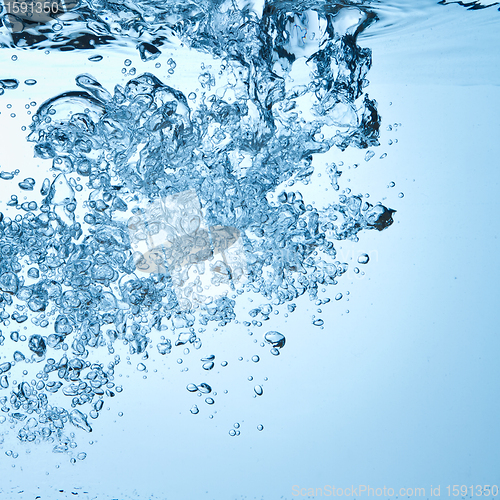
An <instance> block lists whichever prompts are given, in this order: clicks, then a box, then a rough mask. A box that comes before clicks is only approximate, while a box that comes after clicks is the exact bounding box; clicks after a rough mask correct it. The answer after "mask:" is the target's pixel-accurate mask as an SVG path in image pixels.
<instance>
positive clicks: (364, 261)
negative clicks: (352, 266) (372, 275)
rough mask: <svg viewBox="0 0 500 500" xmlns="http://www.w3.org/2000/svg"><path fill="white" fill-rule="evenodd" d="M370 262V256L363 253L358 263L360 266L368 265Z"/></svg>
mask: <svg viewBox="0 0 500 500" xmlns="http://www.w3.org/2000/svg"><path fill="white" fill-rule="evenodd" d="M369 260H370V257H369V256H368V254H366V253H362V254H361V255H360V256H359V257H358V262H359V263H360V264H368V261H369Z"/></svg>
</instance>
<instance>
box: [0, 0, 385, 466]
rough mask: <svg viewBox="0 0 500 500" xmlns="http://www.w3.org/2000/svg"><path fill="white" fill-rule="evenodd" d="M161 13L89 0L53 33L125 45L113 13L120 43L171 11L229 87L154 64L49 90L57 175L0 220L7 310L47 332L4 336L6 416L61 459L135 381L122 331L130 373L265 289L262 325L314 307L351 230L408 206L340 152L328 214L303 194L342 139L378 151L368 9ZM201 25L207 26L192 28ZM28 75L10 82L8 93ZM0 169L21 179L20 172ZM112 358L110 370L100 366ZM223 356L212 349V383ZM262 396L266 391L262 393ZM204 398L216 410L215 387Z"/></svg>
mask: <svg viewBox="0 0 500 500" xmlns="http://www.w3.org/2000/svg"><path fill="white" fill-rule="evenodd" d="M139 3H140V2H139ZM116 5H118V4H116ZM148 5H149V6H148V9H147V12H148V14H147V19H148V21H146V20H144V19H142V18H141V15H140V11H141V10H140V9H139V10H138V11H135V10H134V12H133V17H134V23H133V25H132V24H127V21H126V20H127V19H128V17H127V16H124V15H122V14H123V12H124V10H125V9H127V8H128V7H126V6H125V5H121V4H120V7H119V9H118V7H117V6H115V4H114V3H106V2H105V6H103V11H102V12H97V11H92V10H90V8H89V6H88V5H87V4H86V3H85V2H82V4H81V5H80V6H79V7H77V8H76V9H75V11H74V12H75V15H76V14H80V15H82V16H86V17H84V18H85V19H87V20H88V21H87V23H86V28H84V31H83V32H78V33H76V32H74V33H70V34H69V36H67V37H66V38H65V37H63V36H60V35H58V37H51V35H50V34H48V35H47V36H48V38H49V39H51V40H52V41H53V42H54V43H55V44H56V46H57V43H59V42H57V41H58V40H63V39H64V40H65V41H64V43H65V44H66V45H65V46H66V47H68V46H73V45H75V44H76V45H77V46H78V47H79V49H82V48H85V47H87V45H88V44H89V43H90V40H94V41H96V40H97V41H98V42H100V43H103V40H108V38H113V36H111V35H104V33H105V31H104V28H105V26H103V23H104V21H103V19H109V22H117V23H119V24H120V26H121V28H122V36H123V37H127V36H128V35H131V36H135V35H136V34H137V33H136V30H140V31H141V32H142V28H141V23H142V24H143V28H144V32H145V33H147V32H149V31H148V30H153V29H157V28H158V23H160V20H161V23H162V27H161V30H160V31H161V33H163V34H164V35H165V37H167V38H173V37H176V38H177V39H180V40H182V41H183V43H185V44H187V45H188V46H189V47H190V48H191V49H192V50H197V51H201V52H205V53H209V54H210V55H211V56H212V57H213V58H215V59H216V60H218V61H220V62H221V74H222V76H223V77H224V78H225V81H227V82H228V83H227V85H226V86H225V88H224V89H222V90H223V91H221V92H218V91H217V88H216V87H217V85H218V83H217V80H216V79H215V76H214V75H213V74H212V70H210V68H207V67H205V68H202V71H201V73H200V75H199V78H198V82H199V85H200V86H201V91H200V92H199V94H194V93H190V94H189V95H188V96H187V97H186V96H185V95H184V93H183V92H182V90H180V89H179V88H177V87H176V85H175V81H176V80H175V74H177V72H178V71H179V69H178V67H177V66H176V63H175V61H174V60H173V59H171V60H169V61H168V62H167V65H168V66H169V68H170V69H169V70H168V71H169V74H171V75H172V76H171V78H170V80H169V82H170V83H171V84H172V86H170V85H167V84H166V83H165V82H164V81H162V80H161V79H160V78H158V77H157V76H156V75H154V74H152V73H149V72H146V73H143V74H140V75H139V76H137V77H134V78H131V79H130V80H128V81H127V83H126V84H125V85H124V86H121V85H116V86H115V88H114V89H113V91H111V90H108V89H105V88H104V87H103V86H102V85H101V84H100V83H99V81H98V80H97V79H96V78H95V77H93V76H92V75H88V74H84V75H77V76H76V78H75V89H76V88H78V90H68V91H66V92H64V93H62V94H59V95H56V96H53V97H51V98H50V99H48V100H46V101H45V102H44V103H43V104H42V105H40V106H39V107H38V109H37V112H36V114H35V115H34V116H33V121H32V124H31V126H30V135H29V137H28V140H29V141H30V142H31V143H33V145H34V153H35V156H36V157H37V158H39V159H40V160H41V162H42V163H43V161H45V163H46V164H47V170H48V169H49V168H50V167H52V169H53V170H54V171H55V172H56V176H55V178H54V179H53V180H52V181H50V180H49V179H48V178H47V179H45V180H44V181H43V182H42V183H41V185H39V186H36V189H37V190H38V189H39V190H40V193H41V195H42V196H43V200H42V202H41V203H40V204H37V203H36V202H30V201H28V202H26V204H25V203H24V202H23V203H22V204H21V206H20V207H19V208H21V209H22V210H23V212H20V213H19V214H18V215H16V216H15V217H14V218H11V217H10V215H11V214H12V211H13V210H17V209H18V205H19V201H18V198H17V196H15V195H12V196H11V201H10V202H9V203H8V205H9V206H10V207H9V208H10V210H11V212H6V213H5V214H0V248H1V260H0V272H1V274H0V318H1V319H2V321H3V324H4V326H5V327H7V326H9V324H11V320H12V321H14V322H16V323H19V324H21V323H23V322H24V321H27V320H28V319H29V320H30V321H31V323H32V324H34V325H35V329H34V330H33V332H32V333H31V332H30V335H29V336H28V337H27V338H26V337H25V338H24V340H20V339H16V340H14V338H13V337H12V336H11V337H10V338H9V339H7V338H6V337H4V336H3V335H2V334H0V345H4V343H6V342H17V344H16V352H15V353H14V356H13V359H12V360H9V361H5V362H2V364H0V391H5V393H6V394H7V392H8V391H10V392H9V395H8V397H7V396H5V397H3V396H2V398H1V399H0V405H1V410H2V411H3V413H4V415H6V416H8V417H9V419H10V422H11V423H13V424H15V425H16V426H17V428H19V430H18V438H19V440H21V441H23V442H33V441H37V442H38V441H49V442H51V443H53V444H54V451H55V452H63V453H71V446H70V444H69V443H70V441H69V440H68V438H67V437H66V435H65V433H67V432H68V431H69V430H70V429H74V428H77V429H80V430H82V431H86V432H91V431H92V425H94V422H93V421H94V420H96V419H97V418H98V417H99V415H100V414H101V412H102V411H103V408H104V401H105V400H106V399H108V398H112V397H115V395H116V392H121V388H120V391H118V388H116V387H115V382H114V380H115V370H116V367H117V366H118V365H119V363H120V362H121V358H120V356H119V355H118V354H115V346H116V342H117V341H118V342H120V343H122V344H125V345H126V346H127V348H128V351H129V354H130V355H140V361H139V358H138V359H137V361H136V362H135V363H134V366H135V367H136V371H138V372H141V373H147V372H148V369H147V368H148V363H147V359H148V357H149V354H148V349H150V347H151V345H153V346H156V349H155V350H157V351H158V354H160V355H162V356H165V357H167V358H168V357H169V355H170V354H171V353H172V351H174V350H175V351H176V352H179V353H180V351H178V350H179V349H182V351H183V352H184V354H188V353H189V352H190V351H189V349H200V348H201V346H202V341H203V331H204V330H203V328H201V329H198V330H197V329H196V328H198V327H203V326H206V325H208V324H209V323H211V324H216V325H217V327H224V326H225V325H227V324H229V323H231V322H232V321H234V320H235V319H236V313H235V305H236V301H237V300H238V297H239V296H241V295H242V294H247V295H250V294H252V295H257V296H259V297H261V298H263V300H265V301H266V304H263V305H261V306H259V307H258V308H256V309H253V310H252V312H251V313H250V317H251V320H252V321H253V323H252V324H253V325H255V326H261V325H262V324H263V322H265V321H267V320H269V317H270V315H271V313H272V312H273V310H274V311H275V312H277V311H278V308H279V307H280V306H281V305H283V304H287V306H288V308H287V310H288V312H290V313H292V312H293V311H294V310H295V307H296V306H295V304H294V303H292V301H293V300H295V299H297V298H298V297H300V296H302V295H304V294H307V295H309V297H310V298H311V299H312V300H315V301H316V300H317V299H318V297H317V295H318V290H319V289H320V288H321V287H327V286H330V285H334V284H336V283H337V280H338V279H339V278H340V277H341V276H342V275H343V274H344V273H345V272H346V271H347V264H344V263H341V262H339V261H338V260H336V256H337V252H336V249H335V243H336V242H337V241H342V240H347V239H349V240H353V241H357V239H358V236H357V235H358V233H360V232H361V231H364V230H371V229H375V230H378V231H382V230H384V229H386V228H387V227H389V226H390V225H391V224H392V222H393V218H392V217H393V214H394V213H395V212H394V210H392V209H389V208H387V207H385V206H383V205H381V204H376V205H372V204H370V203H368V202H367V201H366V200H365V199H364V198H363V196H362V195H352V194H350V191H347V190H345V191H340V188H339V179H340V178H341V174H342V172H341V171H340V170H338V167H337V166H336V165H335V164H333V165H330V166H329V167H328V173H329V177H330V184H331V186H330V187H331V190H332V192H331V203H330V204H329V205H328V206H326V207H324V208H313V206H312V205H311V204H309V203H308V200H307V199H306V198H305V197H304V196H303V194H302V193H301V192H300V191H299V190H296V189H291V186H292V185H295V184H297V183H300V182H302V183H304V184H307V183H309V182H310V179H311V177H312V175H313V173H314V171H315V168H316V167H317V166H318V165H319V164H324V161H323V162H322V155H324V154H325V153H327V152H329V151H330V150H332V149H335V148H337V149H338V150H340V151H344V150H345V149H346V148H348V147H349V146H351V147H354V148H359V149H368V148H374V147H376V146H378V145H379V140H378V139H379V129H380V121H381V118H380V116H379V114H378V111H377V103H376V101H375V100H373V99H370V97H369V96H368V94H366V93H365V92H364V88H365V87H366V85H367V83H366V80H365V77H366V75H367V73H368V70H369V68H370V67H371V52H370V50H369V49H367V48H361V47H359V46H358V45H357V43H356V37H357V35H358V34H359V33H360V32H361V31H362V30H363V29H364V28H366V27H367V26H368V25H369V24H370V23H371V22H373V20H374V16H373V15H372V14H370V12H369V11H368V10H367V9H366V7H362V6H360V5H359V3H358V2H352V5H351V4H350V3H349V2H342V5H340V4H339V5H337V4H326V3H322V2H305V3H302V4H301V5H300V6H299V5H295V4H294V3H291V2H289V3H287V2H281V3H273V2H268V3H266V4H265V7H264V10H263V11H262V12H260V13H257V12H253V11H252V10H248V9H245V10H238V9H237V8H234V7H233V8H231V9H228V8H226V7H224V6H222V5H219V4H218V3H208V2H207V3H206V5H205V4H201V3H200V4H199V5H196V6H194V5H193V9H191V10H186V11H185V10H183V9H179V8H178V7H177V2H165V4H164V5H163V6H156V5H155V6H153V5H150V4H149V3H148ZM347 5H349V8H347ZM104 13H106V15H107V17H106V16H105V15H103V14H104ZM119 13H120V16H119V15H118V14H119ZM165 13H169V16H165ZM195 18H196V19H202V21H201V22H196V23H194V22H190V20H192V19H195ZM75 19H77V18H75ZM165 19H169V21H168V22H166V21H165ZM75 23H77V21H75V22H74V23H73V24H72V23H71V22H69V23H65V24H68V26H62V28H61V30H62V32H63V33H64V32H65V31H67V30H71V26H74V25H75ZM169 23H171V24H169ZM297 27H301V30H299V31H300V36H297V33H298V32H299V31H297ZM306 27H307V29H306ZM33 29H34V30H36V28H33ZM158 29H159V28H158ZM294 30H295V31H294ZM115 31H116V30H115ZM82 33H85V38H82V37H83V36H84V35H82ZM106 33H110V31H109V30H108V31H106ZM294 33H295V35H294ZM157 34H158V33H157ZM160 38H161V37H159V35H158V39H160ZM25 39H26V43H27V44H28V45H29V44H31V45H33V46H34V45H35V44H36V43H38V42H36V40H34V39H29V38H25ZM43 43H45V42H43V41H40V42H39V46H40V45H43ZM86 44H87V45H86ZM87 48H90V47H87ZM138 50H139V53H140V58H141V60H142V61H144V62H148V61H151V60H154V59H156V58H158V57H160V55H161V50H160V48H159V46H158V47H157V46H155V45H153V44H152V43H149V42H142V43H141V44H139V45H138ZM98 57H100V56H92V57H91V58H90V60H91V61H93V62H98ZM124 64H125V66H126V67H128V66H130V64H131V61H130V60H126V61H125V63H124ZM296 64H307V66H308V68H309V76H308V78H309V80H308V81H307V82H306V84H296V85H294V82H293V79H292V78H291V74H292V73H293V71H294V65H296ZM157 67H159V66H157ZM174 69H176V72H175V73H174ZM129 74H130V73H129ZM29 81H30V83H27V85H30V84H32V83H31V82H34V80H29ZM26 82H28V80H26ZM17 85H18V82H17V80H14V79H8V80H2V81H1V82H0V87H1V88H2V89H6V90H9V91H10V90H12V91H14V90H15V87H16V86H17ZM231 96H232V97H231ZM230 97H231V99H230ZM302 111H307V113H303V115H304V116H310V117H311V118H310V119H305V118H302V117H301V113H302ZM372 153H373V151H372V150H371V149H370V150H369V152H368V153H367V158H368V156H370V157H371V156H372ZM373 154H375V153H373ZM323 159H324V158H323ZM368 159H370V158H368ZM0 177H1V178H2V179H3V180H4V182H8V181H9V180H12V179H13V177H14V174H11V173H10V172H7V171H2V172H1V174H0ZM82 179H83V180H82ZM284 183H287V184H284ZM18 184H19V187H20V188H21V189H22V190H23V191H24V192H26V193H27V194H29V193H30V192H31V191H33V190H34V189H35V181H34V179H33V178H31V177H27V178H25V179H24V180H22V181H20V182H19V183H18ZM82 184H85V188H83V187H82ZM283 185H287V186H288V187H287V188H286V189H283V188H282V186H283ZM271 195H273V198H272V199H271ZM82 196H83V198H82ZM82 200H83V201H82ZM271 200H274V201H271ZM24 262H27V264H28V265H25V264H24ZM359 262H360V263H366V262H368V257H366V262H362V260H360V261H359ZM195 271H196V272H195ZM325 303H326V302H325ZM245 319H246V318H245ZM248 324H250V323H248ZM314 325H316V326H322V325H323V320H322V319H318V320H316V321H315V322H314ZM195 327H196V328H195ZM167 331H168V335H167ZM166 336H168V337H170V338H166ZM264 341H265V342H266V343H267V345H268V346H269V347H270V351H271V354H272V355H274V356H277V355H279V354H280V352H281V350H282V349H283V348H284V346H285V336H284V335H283V334H282V333H280V332H276V331H268V332H267V333H266V334H265V336H264ZM264 345H265V344H264ZM97 355H98V356H99V359H101V360H102V359H103V357H104V358H106V362H97V361H93V360H94V359H95V358H96V357H97ZM172 356H174V357H172V360H173V359H175V358H178V356H175V355H174V354H172ZM215 357H216V355H208V356H205V357H204V358H199V359H201V362H202V365H201V366H202V370H203V373H204V374H205V375H206V376H207V377H209V376H210V375H211V374H213V373H214V372H215V371H216V367H215V362H214V360H215ZM178 360H179V361H178V363H179V364H181V363H182V362H183V358H178ZM259 360H260V358H259V356H257V355H254V356H253V357H252V361H253V362H255V363H257V362H258V361H259ZM172 363H173V361H172ZM218 364H219V363H217V365H218ZM220 364H221V366H226V365H227V362H225V361H223V362H221V363H220ZM17 365H22V366H23V367H24V366H25V365H26V367H27V368H30V370H31V371H36V372H37V373H36V374H35V375H34V376H35V378H36V380H35V379H34V380H35V383H34V384H32V383H28V382H25V381H21V382H20V383H14V381H13V380H14V379H13V378H12V377H13V376H12V371H13V369H14V368H16V367H17ZM217 368H218V366H217ZM16 369H18V368H16ZM144 377H146V375H144ZM23 380H24V379H23ZM207 380H208V379H207ZM197 382H198V381H197ZM187 391H189V392H192V393H193V395H196V394H198V395H200V396H201V394H203V395H205V394H210V393H212V387H211V386H210V385H208V383H206V382H203V383H200V384H199V385H195V384H194V383H190V384H188V385H187ZM263 392H264V391H263V388H262V386H260V385H256V386H255V387H254V394H255V395H257V396H260V395H262V394H263ZM195 393H196V394H195ZM0 394H2V392H0ZM212 395H215V393H212ZM205 402H206V403H207V404H208V405H209V406H211V405H212V404H216V400H215V399H213V398H212V397H208V396H207V397H206V398H205ZM201 407H202V406H201V405H200V407H198V405H193V406H192V407H191V409H190V412H191V413H192V414H195V415H196V414H198V413H202V410H200V408H201ZM259 430H262V426H261V425H260V426H259ZM231 432H234V431H231ZM238 434H239V431H238ZM83 455H85V454H83ZM83 455H80V456H83ZM80 459H83V458H80Z"/></svg>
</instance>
